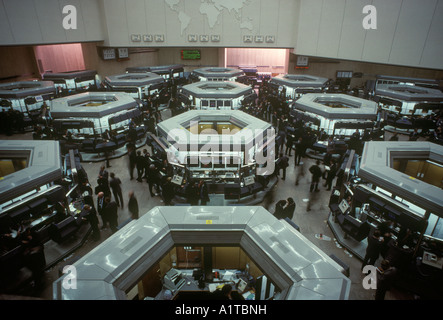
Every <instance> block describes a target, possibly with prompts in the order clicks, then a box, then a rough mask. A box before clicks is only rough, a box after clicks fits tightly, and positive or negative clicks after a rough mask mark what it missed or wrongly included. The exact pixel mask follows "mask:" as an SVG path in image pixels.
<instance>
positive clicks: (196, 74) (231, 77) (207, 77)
mask: <svg viewBox="0 0 443 320" xmlns="http://www.w3.org/2000/svg"><path fill="white" fill-rule="evenodd" d="M244 76H245V73H244V72H243V70H241V69H235V68H215V67H207V68H199V69H194V70H192V72H191V78H192V79H195V80H197V81H236V80H237V78H239V77H244Z"/></svg>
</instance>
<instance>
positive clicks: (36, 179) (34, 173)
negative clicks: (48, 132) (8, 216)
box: [0, 140, 62, 203]
mask: <svg viewBox="0 0 443 320" xmlns="http://www.w3.org/2000/svg"><path fill="white" fill-rule="evenodd" d="M0 154H1V155H2V158H6V159H8V158H11V159H14V158H23V159H26V162H27V166H26V167H25V168H24V169H22V170H19V171H16V172H14V173H11V174H9V175H6V176H4V177H2V179H1V182H0V203H4V202H5V201H8V200H10V199H14V198H16V197H19V196H21V195H23V194H25V193H26V192H29V191H30V190H33V189H35V188H36V187H37V186H42V185H44V184H47V183H52V182H54V181H57V180H59V179H61V178H62V163H61V160H60V159H61V158H60V148H59V143H58V141H35V140H29V141H28V140H1V141H0Z"/></svg>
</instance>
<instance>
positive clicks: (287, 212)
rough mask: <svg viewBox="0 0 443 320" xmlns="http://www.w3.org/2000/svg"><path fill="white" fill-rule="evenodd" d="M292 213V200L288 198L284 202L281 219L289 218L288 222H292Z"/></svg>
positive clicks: (293, 208) (293, 209) (293, 203)
mask: <svg viewBox="0 0 443 320" xmlns="http://www.w3.org/2000/svg"><path fill="white" fill-rule="evenodd" d="M294 211H295V202H294V199H292V198H288V199H287V200H286V206H285V207H284V208H283V218H289V220H292V218H293V217H294Z"/></svg>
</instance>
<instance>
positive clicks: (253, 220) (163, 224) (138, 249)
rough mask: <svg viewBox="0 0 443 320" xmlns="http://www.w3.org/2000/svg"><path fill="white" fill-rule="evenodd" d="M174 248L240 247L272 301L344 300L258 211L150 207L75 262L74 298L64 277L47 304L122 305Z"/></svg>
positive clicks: (300, 242)
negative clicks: (111, 301)
mask: <svg viewBox="0 0 443 320" xmlns="http://www.w3.org/2000/svg"><path fill="white" fill-rule="evenodd" d="M175 245H191V246H192V245H203V246H217V245H235V246H240V247H241V248H242V249H243V250H244V251H245V252H246V253H247V254H248V255H249V256H250V257H251V259H252V260H253V261H254V262H255V263H256V264H257V265H258V266H260V269H261V270H262V271H263V273H264V274H266V275H267V276H268V278H269V281H271V282H272V284H273V285H274V286H275V288H276V292H277V294H276V295H275V297H274V298H275V299H279V300H303V299H328V300H335V299H338V300H342V299H348V296H349V290H350V284H351V283H350V279H348V278H347V277H346V276H344V275H343V274H342V272H343V270H342V267H341V266H340V265H339V264H338V263H337V262H335V261H334V260H333V259H332V258H330V257H329V256H328V255H326V254H325V253H323V252H322V251H321V250H320V249H318V248H317V247H316V246H315V245H314V244H312V243H311V242H310V241H309V240H307V239H306V238H305V237H304V236H302V235H301V234H300V233H299V232H298V231H297V230H295V228H294V227H293V226H291V225H290V224H289V223H287V222H286V221H284V220H278V219H276V218H275V217H274V216H273V215H272V214H270V213H269V212H268V211H266V210H265V209H264V208H262V207H248V206H242V207H217V206H214V207H206V206H204V207H199V206H192V207H182V208H181V209H180V210H178V209H177V207H155V208H153V209H152V210H150V211H149V212H147V213H146V214H144V215H142V216H141V217H140V218H139V219H138V220H132V221H131V222H130V223H128V224H127V225H126V226H125V227H124V228H122V229H121V230H119V231H118V232H116V233H115V234H113V235H112V236H111V237H110V238H108V239H107V240H105V242H103V243H102V244H101V245H99V246H98V247H96V248H95V249H94V250H93V251H91V252H90V253H89V254H87V255H85V256H84V257H82V258H81V259H80V260H79V261H77V262H76V263H75V264H74V266H75V267H76V271H77V288H76V290H70V289H65V288H64V286H63V285H62V284H63V281H64V280H65V279H64V278H65V277H66V276H67V275H64V276H63V277H61V278H59V279H58V280H56V281H55V282H54V284H53V288H54V293H53V297H54V299H57V300H58V299H62V300H75V299H83V300H85V299H87V300H97V299H125V298H126V293H127V292H128V291H129V290H131V289H132V288H133V287H134V286H135V285H136V284H137V283H138V281H140V279H142V278H143V276H144V275H145V274H146V273H147V271H148V269H150V268H151V267H153V266H154V265H155V263H156V262H157V261H158V260H160V259H161V258H162V257H163V256H164V255H165V254H166V253H167V252H169V251H170V250H171V249H172V248H173V247H174V246H175Z"/></svg>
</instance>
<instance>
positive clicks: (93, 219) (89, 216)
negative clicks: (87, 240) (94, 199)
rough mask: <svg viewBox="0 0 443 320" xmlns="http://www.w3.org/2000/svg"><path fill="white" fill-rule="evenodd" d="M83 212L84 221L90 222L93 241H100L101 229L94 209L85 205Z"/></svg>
mask: <svg viewBox="0 0 443 320" xmlns="http://www.w3.org/2000/svg"><path fill="white" fill-rule="evenodd" d="M83 210H84V211H85V212H84V216H83V219H84V220H86V221H88V222H89V224H90V226H91V229H92V239H93V240H94V241H98V240H100V229H99V228H98V218H97V213H96V211H95V209H94V207H92V206H90V205H89V204H85V206H84V207H83Z"/></svg>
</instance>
